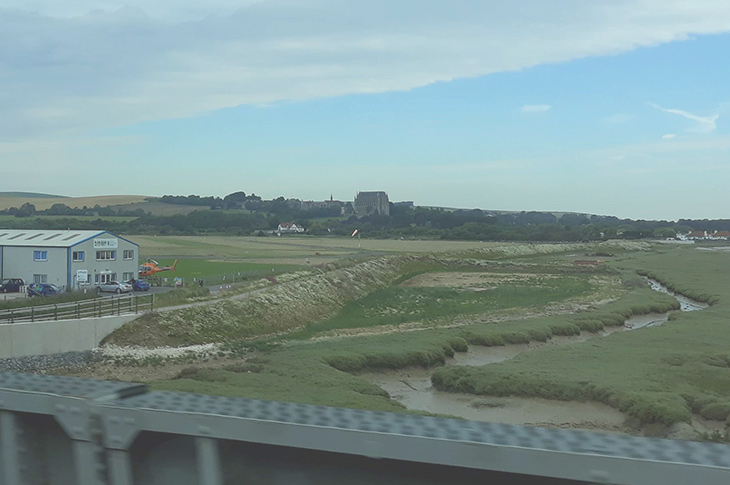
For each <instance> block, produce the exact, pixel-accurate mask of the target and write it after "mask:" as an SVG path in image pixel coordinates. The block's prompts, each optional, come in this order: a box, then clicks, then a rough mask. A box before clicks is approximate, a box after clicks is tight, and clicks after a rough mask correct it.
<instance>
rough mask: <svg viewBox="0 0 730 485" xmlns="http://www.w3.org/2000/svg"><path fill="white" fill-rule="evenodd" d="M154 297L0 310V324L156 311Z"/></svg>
mask: <svg viewBox="0 0 730 485" xmlns="http://www.w3.org/2000/svg"><path fill="white" fill-rule="evenodd" d="M154 308H155V295H141V296H140V295H131V294H129V295H118V296H107V297H100V298H93V299H90V300H80V301H74V302H69V303H55V304H51V305H40V306H38V305H36V306H29V307H19V308H11V309H8V310H0V324H7V323H23V322H42V321H48V320H73V319H80V318H96V317H107V316H113V315H128V314H130V313H141V312H146V311H153V310H154Z"/></svg>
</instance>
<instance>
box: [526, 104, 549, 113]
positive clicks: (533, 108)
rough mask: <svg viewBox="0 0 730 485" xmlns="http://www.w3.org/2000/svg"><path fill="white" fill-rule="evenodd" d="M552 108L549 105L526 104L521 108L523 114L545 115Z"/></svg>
mask: <svg viewBox="0 0 730 485" xmlns="http://www.w3.org/2000/svg"><path fill="white" fill-rule="evenodd" d="M550 108H552V106H550V105H549V104H526V105H524V106H523V107H522V108H520V111H522V112H523V113H544V112H546V111H548V110H549V109H550Z"/></svg>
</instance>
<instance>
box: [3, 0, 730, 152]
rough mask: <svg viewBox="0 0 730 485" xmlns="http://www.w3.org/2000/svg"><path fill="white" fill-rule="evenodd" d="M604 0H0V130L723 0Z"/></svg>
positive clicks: (213, 99) (137, 112)
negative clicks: (557, 5) (555, 2)
mask: <svg viewBox="0 0 730 485" xmlns="http://www.w3.org/2000/svg"><path fill="white" fill-rule="evenodd" d="M599 3H600V4H599ZM608 3H609V4H610V8H607V5H606V3H605V2H586V1H584V0H563V1H562V2H561V8H559V9H556V8H554V6H553V5H552V4H550V3H549V2H544V1H543V0H521V1H515V2H503V1H497V0H463V1H461V2H459V8H454V5H453V2H450V1H447V0H400V1H399V2H397V4H396V5H395V6H394V4H393V2H391V1H387V0H372V1H369V2H363V1H360V0H296V1H295V0H262V1H258V2H255V1H254V0H244V1H243V2H239V1H234V0H214V1H213V2H199V1H194V0H174V1H173V0H161V1H160V2H149V1H143V0H123V1H122V0H114V1H112V0H68V1H64V2H47V1H41V0H3V6H4V7H10V8H2V7H0V66H2V78H3V81H2V92H0V112H2V113H3V116H2V117H0V141H2V140H20V139H28V138H36V139H43V137H47V136H60V135H65V134H67V133H69V132H70V133H74V132H79V131H82V132H83V131H84V130H86V131H88V130H95V129H100V128H101V129H103V128H108V127H114V126H121V125H128V124H134V123H138V122H144V121H150V120H164V119H172V118H181V117H190V116H197V115H200V114H202V113H205V112H208V111H212V110H218V109H222V108H227V107H234V106H239V105H267V104H271V103H276V102H281V101H298V100H309V99H316V98H323V97H332V96H342V95H349V94H369V93H383V92H389V91H406V90H410V89H414V88H418V87H421V86H426V85H429V84H432V83H436V82H446V81H451V80H454V79H459V78H467V77H476V76H484V75H488V74H492V73H498V72H506V71H516V70H520V69H525V68H529V67H532V66H537V65H541V64H546V63H557V62H566V61H570V60H573V59H580V58H585V57H590V56H602V55H613V54H617V53H621V52H626V51H630V50H633V49H636V48H638V47H641V46H655V45H657V44H661V43H665V42H671V41H675V40H681V39H686V38H688V36H690V35H701V34H711V33H718V32H726V31H729V30H730V21H728V19H730V2H727V1H726V0H695V1H693V2H666V0H608ZM526 13H527V14H526ZM586 32H591V35H590V36H588V37H586V35H585V33H586ZM537 47H539V48H537ZM537 111H538V112H539V111H541V110H540V109H538V110H537Z"/></svg>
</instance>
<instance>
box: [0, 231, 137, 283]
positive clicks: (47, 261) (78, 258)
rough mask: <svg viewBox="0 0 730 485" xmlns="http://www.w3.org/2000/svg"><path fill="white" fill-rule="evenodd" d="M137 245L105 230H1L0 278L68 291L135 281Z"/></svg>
mask: <svg viewBox="0 0 730 485" xmlns="http://www.w3.org/2000/svg"><path fill="white" fill-rule="evenodd" d="M138 261H139V244H136V243H133V242H132V241H128V240H126V239H124V238H123V237H119V236H117V235H115V234H112V233H110V232H108V231H54V230H33V229H21V230H10V229H0V279H3V278H22V279H23V281H25V283H26V284H30V283H51V284H54V285H56V286H59V287H61V288H64V289H66V291H70V290H72V289H78V288H80V287H83V286H85V285H95V284H100V283H106V282H109V281H127V280H131V279H132V278H136V277H137V269H138Z"/></svg>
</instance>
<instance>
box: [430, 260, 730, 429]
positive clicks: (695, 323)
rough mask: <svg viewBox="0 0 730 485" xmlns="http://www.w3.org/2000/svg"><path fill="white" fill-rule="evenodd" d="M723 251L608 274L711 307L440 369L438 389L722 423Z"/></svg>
mask: <svg viewBox="0 0 730 485" xmlns="http://www.w3.org/2000/svg"><path fill="white" fill-rule="evenodd" d="M729 263H730V255H728V254H726V253H720V252H716V253H712V252H703V251H698V250H696V249H684V248H681V249H667V250H660V251H657V252H653V253H650V254H643V255H630V256H626V257H625V258H623V259H621V260H620V261H617V262H616V263H614V264H615V266H616V267H619V268H623V269H626V270H633V271H639V272H641V273H645V274H651V275H652V276H653V277H655V278H657V279H659V280H660V281H662V282H664V283H665V284H667V285H669V286H671V287H672V288H673V289H675V290H678V291H680V292H682V293H684V294H687V295H691V296H693V297H694V298H697V299H700V300H703V301H708V302H711V303H713V306H712V307H710V308H708V309H706V310H703V311H696V312H687V313H682V314H675V315H673V316H672V318H671V319H670V321H669V322H667V323H665V324H664V325H662V326H661V327H656V328H646V329H641V330H635V331H632V332H622V333H617V334H614V335H611V336H610V337H607V338H605V339H600V340H596V341H591V342H587V343H583V344H576V345H570V346H564V347H555V348H544V349H540V350H538V351H534V352H530V353H528V354H523V355H520V356H519V357H517V358H515V359H513V360H511V361H509V362H505V363H502V364H498V365H490V366H489V367H482V368H479V367H471V368H469V367H451V368H443V369H438V370H437V371H436V372H435V373H434V375H433V383H434V385H435V386H436V387H437V388H438V389H441V390H449V391H460V392H471V393H475V394H485V395H497V396H503V395H520V396H530V397H544V398H550V399H564V400H596V401H601V402H604V403H606V404H609V405H611V406H613V407H615V408H617V409H619V410H621V411H623V412H625V413H627V414H628V415H630V416H634V417H636V418H638V419H639V420H641V421H642V422H659V423H662V424H665V425H671V424H674V423H676V422H689V421H690V419H691V416H692V413H693V412H694V413H699V414H700V415H702V416H704V417H706V418H708V419H721V420H724V419H726V418H727V417H728V414H730V406H728V403H730V352H729V351H728V349H727V342H728V340H730V318H729V317H728V315H730V314H729V313H728V311H729V310H730V307H729V305H730V302H729V301H728V300H727V298H726V297H725V299H723V296H724V295H726V294H727V292H728V290H730V281H728V280H727V277H726V275H724V274H723V271H722V268H725V267H727V266H728V264H729Z"/></svg>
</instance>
